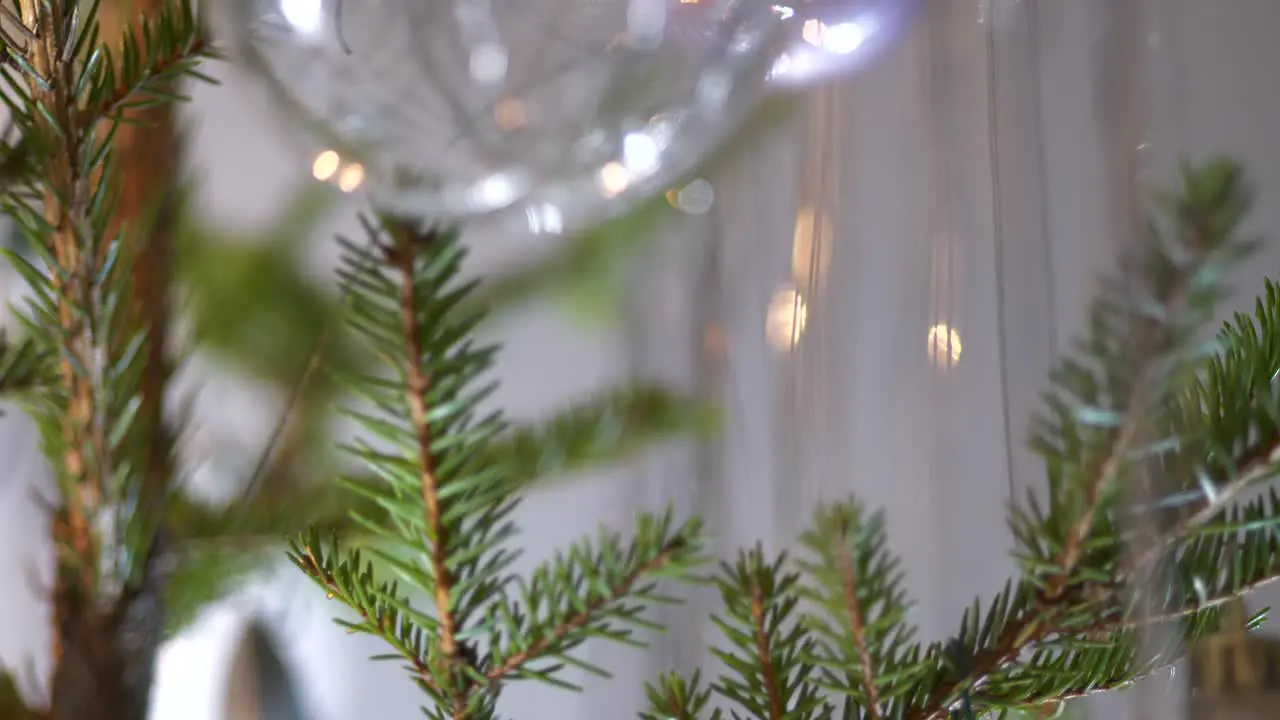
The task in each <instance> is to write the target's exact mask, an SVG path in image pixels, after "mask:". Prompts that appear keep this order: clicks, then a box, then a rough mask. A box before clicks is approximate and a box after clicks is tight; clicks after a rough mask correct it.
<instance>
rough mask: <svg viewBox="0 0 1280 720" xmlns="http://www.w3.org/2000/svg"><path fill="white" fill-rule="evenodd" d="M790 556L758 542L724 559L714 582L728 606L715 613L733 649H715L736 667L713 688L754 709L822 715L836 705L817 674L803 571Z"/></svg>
mask: <svg viewBox="0 0 1280 720" xmlns="http://www.w3.org/2000/svg"><path fill="white" fill-rule="evenodd" d="M787 562H788V558H787V556H786V555H785V554H781V555H778V556H777V557H776V558H774V559H773V560H772V561H769V560H766V559H765V555H764V550H763V549H762V548H760V547H759V546H757V547H755V548H754V549H752V550H750V551H742V552H740V553H739V554H738V559H737V561H736V562H735V563H733V564H730V563H728V562H722V563H721V564H720V573H719V575H718V577H717V578H716V579H715V583H716V586H717V588H718V589H719V591H720V598H721V601H722V602H723V604H724V613H723V614H722V615H716V616H713V617H712V621H713V622H714V623H715V624H716V626H717V627H718V628H719V629H720V632H721V633H723V635H724V637H725V639H726V640H727V641H728V642H729V644H730V646H731V647H732V648H733V649H732V650H722V649H718V648H717V649H714V653H715V655H716V656H717V657H718V658H720V660H722V661H723V662H724V663H725V665H727V666H728V668H729V674H726V675H722V676H721V677H720V678H719V679H718V680H717V681H716V683H715V685H714V688H715V691H716V693H717V694H719V695H721V696H723V697H725V698H727V699H729V700H731V701H733V702H735V703H736V704H738V705H739V706H740V707H741V708H742V709H743V710H745V711H747V712H748V713H750V714H751V715H750V716H751V717H755V718H760V719H761V720H805V719H808V718H813V719H815V720H816V719H817V718H823V717H826V716H827V715H828V714H829V713H831V712H832V709H831V707H830V706H829V705H828V704H827V703H826V701H825V700H824V699H823V697H822V695H821V693H820V691H819V689H818V687H817V686H816V685H814V684H813V683H812V682H810V674H811V673H812V672H813V670H814V669H815V667H814V664H813V662H812V660H811V659H810V658H813V657H814V656H815V649H816V648H815V641H814V639H813V638H812V637H810V636H809V633H808V632H806V630H805V628H804V627H803V624H802V623H801V622H800V621H799V617H798V614H797V613H796V610H797V608H798V607H799V604H800V593H799V592H798V590H799V583H800V575H799V574H798V573H795V572H790V571H788V570H787V569H786V565H787ZM733 716H734V717H735V718H736V717H738V715H737V714H736V713H734V714H733Z"/></svg>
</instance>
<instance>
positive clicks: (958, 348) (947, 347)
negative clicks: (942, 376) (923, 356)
mask: <svg viewBox="0 0 1280 720" xmlns="http://www.w3.org/2000/svg"><path fill="white" fill-rule="evenodd" d="M963 351H964V346H963V345H962V344H961V343H960V333H959V332H957V331H956V329H955V328H952V327H950V326H948V325H944V324H941V323H940V324H938V325H934V326H933V327H931V328H929V361H930V362H932V363H933V366H934V367H936V368H938V369H939V370H942V371H944V372H945V371H947V370H950V369H951V368H953V367H955V366H956V364H957V363H959V362H960V353H962V352H963Z"/></svg>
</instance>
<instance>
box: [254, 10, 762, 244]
mask: <svg viewBox="0 0 1280 720" xmlns="http://www.w3.org/2000/svg"><path fill="white" fill-rule="evenodd" d="M229 5H230V7H229V10H230V11H231V12H232V16H231V18H230V19H231V28H232V40H233V46H234V49H235V51H236V54H237V55H238V56H239V58H240V59H241V60H242V61H243V63H244V64H245V65H246V66H247V67H249V68H250V69H251V70H252V71H253V72H254V73H255V74H256V75H257V76H258V77H259V78H260V79H261V81H262V83H263V84H265V85H266V87H267V88H268V89H269V91H270V94H271V98H272V100H273V101H274V102H276V103H277V104H279V105H280V106H282V107H284V108H285V109H287V111H288V112H289V114H290V115H291V116H292V117H293V119H294V120H295V121H296V122H298V123H299V124H300V125H301V126H302V127H303V128H304V129H305V133H306V136H307V138H308V139H309V141H314V142H316V143H317V144H318V145H319V147H318V148H317V150H318V151H325V150H328V151H331V152H332V153H335V154H336V155H334V156H327V157H328V159H329V160H331V161H332V160H333V159H334V158H335V157H336V158H339V159H340V161H341V164H342V166H343V167H349V166H350V165H352V164H358V167H359V175H360V180H361V182H362V184H363V187H364V188H365V189H366V190H367V191H368V192H370V193H371V195H373V197H374V200H375V201H376V202H377V203H378V204H379V205H381V206H383V207H384V208H387V209H390V210H394V211H398V212H401V213H405V214H408V215H411V216H418V217H429V218H432V219H434V220H442V221H459V220H466V219H471V218H476V217H479V216H485V215H490V214H494V213H499V212H502V211H505V214H507V215H510V216H513V217H514V218H515V219H516V220H517V221H518V222H519V223H520V224H521V225H523V226H525V227H526V228H527V230H528V231H531V232H533V233H559V232H563V231H568V230H571V229H574V228H577V227H580V226H582V225H585V224H588V223H590V222H592V221H596V220H600V219H603V218H605V217H609V216H612V215H616V214H618V213H620V212H622V211H624V210H626V209H627V208H628V207H629V206H630V204H631V202H633V201H634V200H635V199H636V198H641V197H646V196H648V195H651V194H656V193H657V192H661V191H665V190H667V189H668V188H669V186H670V185H671V184H672V183H673V181H674V180H677V179H678V178H679V177H680V176H681V175H682V174H684V173H685V172H687V171H688V170H689V169H690V168H691V167H693V166H694V165H695V164H696V163H697V162H698V161H700V160H701V159H702V158H703V157H704V156H705V155H706V154H707V153H708V152H709V151H710V150H711V149H713V148H714V147H715V146H716V145H717V143H718V142H719V141H720V140H721V139H722V138H723V137H724V136H725V135H726V134H727V133H728V132H729V131H731V130H732V129H733V128H734V127H735V125H736V124H737V122H738V121H739V120H740V119H742V118H743V117H744V116H745V115H746V114H747V113H748V112H749V111H751V110H752V109H754V108H755V107H756V105H757V102H758V100H759V98H760V97H761V95H762V94H763V92H764V85H765V78H766V76H767V74H768V68H769V64H770V63H771V62H772V59H773V58H774V57H775V56H776V55H777V51H778V47H779V38H780V37H781V35H782V33H783V32H784V28H782V26H781V23H779V22H778V16H777V14H776V13H775V12H774V10H773V9H772V7H771V6H770V4H769V3H767V2H764V1H763V0H568V1H564V0H557V1H556V2H551V1H550V0H361V1H359V2H354V1H353V2H343V1H342V0H233V2H231V3H230V4H229ZM329 164H334V163H332V162H330V163H329ZM336 168H337V165H335V169H336ZM329 175H331V176H333V177H336V178H340V177H343V176H344V175H346V176H348V179H350V175H351V173H342V172H334V173H329Z"/></svg>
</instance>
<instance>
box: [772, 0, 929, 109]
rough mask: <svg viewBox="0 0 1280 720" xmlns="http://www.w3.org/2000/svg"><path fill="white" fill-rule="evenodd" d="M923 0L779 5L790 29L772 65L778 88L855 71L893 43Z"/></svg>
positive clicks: (803, 0) (799, 0)
mask: <svg viewBox="0 0 1280 720" xmlns="http://www.w3.org/2000/svg"><path fill="white" fill-rule="evenodd" d="M921 5H923V0H794V2H790V3H781V4H778V5H775V7H774V11H775V12H776V13H778V16H779V18H780V19H781V20H783V21H784V22H785V24H786V25H787V26H788V29H789V36H788V37H789V40H788V43H787V46H786V49H785V50H784V51H783V52H782V54H780V55H779V56H778V57H777V59H776V60H775V62H774V64H773V67H772V68H771V69H770V71H769V83H770V85H771V86H773V87H776V88H779V89H788V88H790V89H795V88H802V87H806V86H810V85H814V84H817V83H820V82H823V81H826V80H830V79H832V78H835V77H839V76H840V75H843V74H847V73H851V72H856V71H858V70H861V69H863V68H865V67H866V66H867V65H868V64H869V63H871V62H872V61H874V60H875V59H876V58H878V57H880V56H881V55H883V54H884V53H885V52H887V51H888V50H889V49H891V48H892V47H893V46H894V45H895V44H896V43H897V42H898V41H899V40H900V39H901V38H902V36H903V34H904V33H905V32H906V30H907V28H908V27H910V25H911V21H912V20H913V19H914V18H915V17H916V16H917V14H918V11H919V10H920V7H921Z"/></svg>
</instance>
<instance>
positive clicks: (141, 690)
mask: <svg viewBox="0 0 1280 720" xmlns="http://www.w3.org/2000/svg"><path fill="white" fill-rule="evenodd" d="M10 5H11V7H12V8H13V9H12V10H11V11H7V12H6V13H5V17H6V19H7V20H10V21H12V20H15V19H16V20H17V21H18V22H17V23H16V24H15V25H12V26H11V30H12V32H6V33H5V37H4V38H3V42H4V48H3V50H4V54H3V58H2V59H0V79H2V80H3V81H5V83H6V88H5V90H6V92H5V93H3V94H2V95H0V98H3V99H2V100H0V101H2V102H4V103H5V105H6V107H7V109H8V111H9V116H10V117H9V122H10V127H9V128H8V130H7V131H6V133H5V137H4V139H5V141H6V142H5V149H4V151H3V153H0V154H2V155H3V160H0V174H3V177H2V178H0V191H2V194H0V205H2V206H3V209H4V210H5V211H6V212H7V213H8V214H9V215H10V216H12V217H13V218H14V220H15V221H16V224H17V226H18V229H19V230H20V232H21V233H22V234H23V235H24V236H25V238H26V240H27V242H28V245H29V248H30V257H28V256H25V255H20V254H18V253H15V252H7V253H6V256H7V259H8V260H9V261H10V263H11V264H12V265H13V266H14V267H15V268H16V270H17V272H18V273H19V274H20V275H21V276H22V279H23V280H24V281H25V282H26V283H27V285H28V289H29V290H30V294H29V300H28V302H27V303H26V304H25V307H24V308H22V310H21V311H20V313H19V317H20V322H21V323H22V324H23V325H24V326H25V328H24V330H25V332H26V337H25V339H24V340H23V341H22V343H20V344H19V345H17V346H7V347H6V348H5V351H6V352H5V353H4V355H5V357H4V368H5V373H4V375H5V379H6V383H7V384H8V387H7V388H6V389H9V390H12V391H15V392H16V393H17V396H16V397H17V399H18V400H19V401H20V402H21V403H22V405H23V406H24V408H25V409H26V410H27V411H28V412H29V414H30V415H32V416H33V418H34V419H35V421H36V424H37V427H38V428H39V431H40V436H41V440H42V445H43V449H44V452H45V454H46V455H47V456H48V457H49V459H50V460H51V461H52V465H53V470H54V475H55V479H56V480H57V486H58V490H59V494H58V497H57V498H56V499H55V500H54V501H53V502H52V506H51V507H50V508H48V509H49V513H50V516H51V518H50V519H51V523H50V526H51V528H52V535H53V537H52V539H53V541H54V546H55V549H56V572H55V574H54V580H53V587H52V603H53V625H54V627H53V631H54V632H53V635H54V643H53V656H54V659H55V669H54V673H53V678H52V692H51V699H52V702H51V706H50V707H49V708H48V709H47V717H49V718H52V719H53V720H63V719H64V718H65V719H67V720H71V719H72V718H76V719H78V718H82V717H88V716H94V717H110V718H119V719H121V720H132V719H134V718H141V717H143V716H144V715H145V713H146V710H147V706H148V701H149V695H150V684H151V676H152V666H153V664H154V656H155V652H156V650H157V647H158V644H159V642H160V631H159V626H160V625H161V623H162V622H163V612H162V611H163V607H162V606H161V604H160V601H159V593H160V592H161V586H162V585H163V582H164V575H165V574H166V573H167V564H166V563H165V562H162V561H161V558H162V556H163V555H164V554H165V548H166V541H165V540H164V539H163V538H161V537H160V535H161V530H160V528H159V525H160V521H161V518H160V513H161V510H162V508H161V501H162V499H163V490H164V488H163V487H156V483H155V479H156V478H157V477H158V476H159V475H162V474H164V475H166V476H164V477H161V478H159V479H160V480H162V481H163V482H162V483H161V484H163V483H167V482H168V481H169V480H170V479H171V478H169V477H167V473H156V472H152V468H151V459H152V458H153V457H155V456H157V454H158V453H157V452H153V450H156V451H164V452H167V451H168V449H169V448H167V447H158V448H153V447H152V445H151V440H152V439H153V438H154V437H156V436H158V435H159V434H160V433H159V432H158V431H153V430H154V429H153V427H152V426H153V425H155V424H157V423H159V422H160V421H159V420H158V419H157V418H154V417H152V416H151V415H149V414H148V413H144V412H142V411H141V410H140V408H141V407H142V405H143V404H144V399H143V394H144V392H143V390H142V387H141V386H142V380H143V378H144V377H147V376H148V375H149V373H152V372H153V371H154V370H155V368H153V367H151V366H150V365H151V363H150V362H149V360H150V357H149V354H148V352H147V345H148V341H149V337H150V333H149V328H147V327H145V326H143V325H142V324H140V323H137V322H132V321H126V320H124V318H126V317H129V316H131V314H132V313H133V305H134V303H135V302H136V298H135V297H134V292H135V290H136V288H135V287H133V283H132V275H131V270H132V269H133V268H134V267H135V266H136V264H137V263H136V261H138V260H139V258H140V256H141V254H142V253H141V251H139V250H138V249H137V246H138V245H139V243H138V242H136V240H137V238H136V237H135V235H136V234H137V233H139V232H142V229H141V228H136V227H133V228H125V227H123V226H124V225H125V224H127V223H123V222H122V220H123V218H121V217H118V215H119V214H118V212H117V205H116V199H117V198H118V197H119V196H120V194H121V191H122V187H121V183H120V178H119V177H118V174H117V173H116V172H114V168H115V165H116V158H115V151H116V145H115V138H116V135H117V130H118V128H119V127H120V126H121V123H123V122H126V121H128V120H129V119H130V118H129V117H128V116H127V115H126V112H127V111H130V110H132V109H134V108H137V107H140V106H142V105H145V104H147V103H151V102H167V101H169V100H172V99H176V97H177V96H175V95H173V94H172V93H171V92H169V91H168V90H167V88H170V87H173V86H174V84H175V83H176V82H177V81H179V80H181V79H183V78H186V77H192V76H196V77H200V75H199V73H198V72H197V71H196V69H195V68H196V65H197V63H198V62H200V61H201V60H203V59H205V58H207V57H210V52H209V48H207V47H206V46H205V44H204V43H203V41H202V39H201V34H200V29H199V24H198V22H197V21H196V18H195V15H194V12H193V9H192V7H191V6H190V5H189V4H188V3H186V2H176V1H175V2H172V3H167V4H165V5H164V7H163V9H162V10H161V11H160V12H157V13H155V14H154V15H153V16H151V17H148V18H145V19H144V20H142V22H141V23H140V25H139V26H138V30H137V32H136V33H129V34H126V37H124V38H122V39H121V38H114V37H113V38H106V39H104V38H102V37H101V36H100V31H99V22H98V20H99V19H98V4H97V3H96V2H93V3H89V4H87V5H84V4H82V3H79V2H71V1H70V0H14V1H13V2H12V3H10ZM133 219H134V218H129V220H133ZM142 244H144V245H145V243H142ZM144 416H145V417H144ZM108 707H109V709H107V708H108ZM37 715H38V716H41V717H44V716H46V712H45V710H41V711H40V712H39V713H37Z"/></svg>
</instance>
